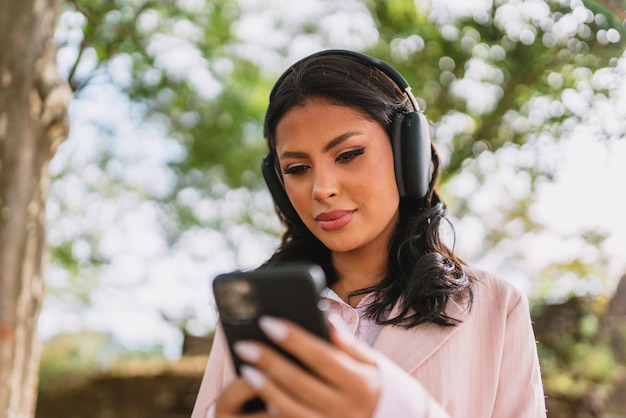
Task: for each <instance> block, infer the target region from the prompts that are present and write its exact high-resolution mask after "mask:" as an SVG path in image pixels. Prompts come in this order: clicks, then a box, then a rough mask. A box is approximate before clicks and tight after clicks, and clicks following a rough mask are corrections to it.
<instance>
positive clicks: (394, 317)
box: [192, 50, 546, 418]
mask: <svg viewBox="0 0 626 418" xmlns="http://www.w3.org/2000/svg"><path fill="white" fill-rule="evenodd" d="M426 125H427V123H426V120H425V118H424V116H423V115H422V114H421V113H420V112H419V108H418V106H417V102H416V101H415V98H414V97H413V95H412V93H411V91H410V87H409V86H408V84H407V83H406V81H404V79H403V78H402V77H401V76H400V75H399V74H398V73H397V72H396V71H395V70H394V69H393V68H391V67H390V66H388V65H387V64H385V63H384V62H381V61H378V60H375V59H373V58H371V57H368V56H364V55H361V54H358V53H354V52H351V51H342V50H331V51H322V52H320V53H317V54H313V55H312V56H310V57H307V58H305V59H303V60H301V61H299V62H297V63H296V64H294V65H293V66H292V67H291V68H289V69H288V70H287V71H286V72H285V74H284V75H283V76H282V77H281V78H280V79H279V80H278V82H277V83H276V85H275V87H274V90H273V91H272V93H271V95H270V104H269V107H268V110H267V115H266V120H265V136H266V139H267V141H268V147H269V153H268V155H267V157H266V158H265V160H264V175H265V177H266V180H267V182H268V186H269V187H270V191H271V192H272V196H273V198H274V201H275V203H276V205H277V209H278V212H279V215H280V216H281V219H282V221H283V223H284V225H285V227H286V230H285V233H284V236H283V239H282V243H281V245H280V248H279V249H278V250H277V251H276V252H275V254H274V255H273V256H272V257H271V258H270V259H269V260H268V261H267V262H266V265H272V264H278V263H287V262H312V263H316V264H319V265H320V266H322V267H323V268H324V270H325V272H326V274H327V277H328V280H329V282H328V288H327V289H326V290H325V291H324V293H323V295H322V297H324V298H325V299H327V300H328V303H329V306H330V308H329V311H330V312H331V315H330V317H329V320H330V323H331V325H333V326H331V343H327V342H325V341H322V340H320V339H318V338H317V337H315V336H313V335H311V334H309V333H308V332H306V331H304V330H303V329H301V328H299V327H297V326H295V325H293V324H291V323H288V322H287V321H285V320H280V319H277V318H268V317H265V318H262V319H261V320H260V326H261V328H262V329H263V330H264V332H265V333H266V334H267V336H268V337H269V338H270V339H272V340H273V341H275V342H276V343H277V344H278V345H280V346H281V347H282V348H284V349H285V350H287V351H288V352H290V353H291V354H293V355H294V356H295V357H296V358H298V359H299V360H301V361H302V362H303V363H304V364H306V365H307V366H308V368H309V369H310V371H308V372H307V371H304V370H303V369H302V368H299V367H297V366H295V365H294V364H293V363H292V362H290V361H289V360H288V359H286V358H285V357H283V356H281V355H279V354H278V353H277V352H275V351H273V350H271V349H270V348H269V347H267V346H263V345H261V344H258V343H254V342H241V343H238V344H237V345H236V347H235V350H236V351H237V354H238V355H239V356H240V357H241V358H242V359H244V360H245V361H246V362H247V363H249V364H250V366H247V367H245V369H244V370H243V372H242V377H238V376H237V375H236V374H235V373H234V370H233V366H232V363H231V360H230V356H229V354H228V351H227V347H226V344H225V339H224V336H223V333H222V331H221V329H220V328H219V327H218V329H217V332H216V336H215V341H214V345H213V349H212V351H211V354H210V357H209V363H208V365H207V370H206V373H205V375H204V378H203V381H202V384H201V387H200V392H199V394H198V398H197V400H196V405H195V408H194V412H193V415H192V417H193V418H200V417H205V416H215V417H239V416H247V417H251V416H253V417H267V416H273V417H293V418H307V417H316V418H317V417H337V418H340V417H376V418H382V417H384V418H389V417H394V418H398V417H471V418H482V417H485V418H486V417H494V418H496V417H497V418H506V417H510V418H523V417H529V418H530V417H533V418H535V417H545V416H546V412H545V404H544V397H543V387H542V383H541V376H540V372H539V363H538V358H537V352H536V347H535V340H534V336H533V330H532V327H531V322H530V315H529V310H528V302H527V300H526V298H525V297H524V295H523V294H521V293H520V292H519V291H518V290H516V289H515V288H514V287H513V286H511V285H510V284H508V283H507V282H505V281H503V280H501V279H499V278H496V277H494V276H493V275H492V274H489V273H486V272H482V271H477V270H473V269H471V268H469V267H468V266H466V265H465V264H464V263H463V262H462V261H461V260H459V259H458V258H457V257H456V256H455V254H454V253H453V251H452V250H451V249H450V248H448V247H446V245H444V243H443V242H442V240H441V238H440V229H441V227H442V223H443V222H445V220H446V209H445V205H444V204H443V202H442V201H441V200H440V198H439V195H438V194H437V191H436V189H435V186H436V184H437V180H438V177H439V170H440V160H439V157H438V154H437V152H436V148H435V146H434V145H433V144H432V143H431V141H430V138H429V136H428V127H427V126H426ZM255 396H260V397H261V398H262V399H263V400H264V401H265V403H266V405H267V411H264V412H258V413H253V414H248V415H245V414H243V413H242V412H240V411H241V408H242V405H243V404H244V403H245V402H246V401H248V400H249V399H251V398H253V397H255Z"/></svg>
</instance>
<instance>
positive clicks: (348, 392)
mask: <svg viewBox="0 0 626 418" xmlns="http://www.w3.org/2000/svg"><path fill="white" fill-rule="evenodd" d="M259 324H260V326H261V328H262V329H263V331H264V332H265V333H266V334H267V336H268V337H269V338H270V339H271V340H272V341H273V342H275V343H276V344H277V345H279V346H280V347H281V348H283V349H284V350H286V351H287V352H289V353H291V354H292V355H293V356H294V357H296V358H297V359H299V360H300V361H301V362H302V363H303V364H304V365H305V366H306V367H307V368H308V369H309V371H308V372H307V371H305V370H303V369H302V368H301V367H300V366H298V365H296V364H295V363H294V362H292V361H291V360H289V359H287V358H286V357H284V356H283V355H281V354H279V353H278V352H276V351H275V350H273V349H271V348H270V347H267V346H265V345H263V344H259V343H256V342H250V341H244V342H239V343H237V344H236V345H235V350H236V352H237V354H238V355H239V356H240V357H241V358H242V359H243V360H244V361H246V362H248V363H250V364H252V366H245V367H244V368H243V369H242V375H243V377H244V379H245V380H246V382H247V384H248V385H249V387H248V388H247V389H243V386H244V385H245V383H243V382H241V379H238V380H237V381H236V382H235V384H237V386H238V387H237V389H238V394H237V395H234V394H233V395H232V396H233V398H232V403H231V402H230V400H229V398H226V399H224V398H225V396H224V395H226V392H227V391H229V390H228V388H227V389H226V390H225V391H224V392H225V393H223V394H222V397H220V399H221V402H222V410H223V411H226V412H228V411H233V409H232V408H231V407H236V406H237V405H238V406H241V403H242V399H243V400H245V399H248V398H250V397H251V396H250V393H249V392H247V393H244V391H245V390H253V391H254V392H256V394H258V396H260V397H261V398H262V399H263V400H264V401H265V403H266V404H267V406H268V407H267V411H268V413H269V415H270V416H273V417H285V418H321V417H324V418H334V417H337V418H347V417H355V418H356V417H368V418H369V417H371V415H372V414H373V412H374V409H375V407H376V403H377V401H378V397H379V394H380V379H379V374H378V369H377V367H376V363H375V361H374V356H373V355H372V354H371V353H370V352H369V350H368V347H364V346H361V345H360V344H359V343H358V342H356V341H354V340H349V339H348V338H346V337H343V336H341V335H340V334H339V333H338V332H337V331H336V330H335V329H334V328H332V327H331V342H332V344H329V343H328V342H326V341H324V340H322V339H320V338H319V337H317V336H315V335H313V334H311V333H309V332H307V331H305V330H303V329H302V328H300V327H298V326H296V325H295V324H293V323H290V322H288V321H286V320H282V319H276V318H270V317H263V318H261V319H260V321H259ZM237 382H239V383H237ZM231 386H232V385H231ZM229 388H230V387H229ZM233 390H234V388H233ZM219 408H220V405H219V402H218V409H219ZM229 408H230V409H229ZM246 416H250V415H246ZM254 416H255V417H256V416H257V415H254ZM258 416H259V417H261V416H265V415H258Z"/></svg>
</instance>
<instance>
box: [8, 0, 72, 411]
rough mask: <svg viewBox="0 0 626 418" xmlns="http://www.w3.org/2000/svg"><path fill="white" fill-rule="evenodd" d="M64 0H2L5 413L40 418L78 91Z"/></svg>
mask: <svg viewBox="0 0 626 418" xmlns="http://www.w3.org/2000/svg"><path fill="white" fill-rule="evenodd" d="M62 4H63V0H18V1H16V0H0V45H1V47H0V418H23V417H24V418H25V417H32V416H34V410H35V401H36V393H37V370H38V363H39V348H38V343H37V319H38V316H39V311H40V309H41V302H42V297H43V271H44V265H45V259H44V255H45V248H46V246H45V210H44V209H45V199H46V196H47V193H48V188H49V174H48V163H49V161H50V159H51V158H52V155H53V154H54V151H55V150H56V148H57V146H58V145H59V144H60V143H61V142H62V141H63V140H64V139H65V137H66V136H67V132H68V119H67V104H68V102H69V99H70V98H71V91H70V89H69V87H68V86H67V83H66V82H65V81H63V80H61V78H60V77H59V75H58V72H57V69H56V66H55V55H56V47H55V45H54V41H53V34H54V30H55V27H56V23H57V18H58V16H59V13H60V9H61V5H62Z"/></svg>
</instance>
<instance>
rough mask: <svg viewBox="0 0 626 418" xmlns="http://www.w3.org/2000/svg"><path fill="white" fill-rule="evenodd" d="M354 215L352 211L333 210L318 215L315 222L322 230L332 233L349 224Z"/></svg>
mask: <svg viewBox="0 0 626 418" xmlns="http://www.w3.org/2000/svg"><path fill="white" fill-rule="evenodd" d="M354 213H355V211H354V210H333V211H330V212H323V213H320V214H319V215H317V216H316V217H315V220H316V221H317V223H318V225H319V226H320V227H321V228H322V229H324V230H326V231H332V230H335V229H339V228H341V227H343V226H345V225H346V224H347V223H348V222H350V221H351V220H352V218H354Z"/></svg>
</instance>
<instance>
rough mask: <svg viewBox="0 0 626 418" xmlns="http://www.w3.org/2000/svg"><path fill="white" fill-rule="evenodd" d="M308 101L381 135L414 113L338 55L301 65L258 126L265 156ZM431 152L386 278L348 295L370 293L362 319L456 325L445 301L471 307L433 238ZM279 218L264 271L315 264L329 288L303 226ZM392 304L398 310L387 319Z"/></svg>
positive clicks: (326, 254)
mask: <svg viewBox="0 0 626 418" xmlns="http://www.w3.org/2000/svg"><path fill="white" fill-rule="evenodd" d="M314 99H323V100H326V101H328V102H330V103H333V104H337V105H342V106H348V107H350V108H353V109H356V110H357V111H359V112H360V113H361V114H362V115H363V116H364V117H366V118H368V119H370V120H374V121H377V122H379V123H380V124H381V125H382V126H383V127H385V128H386V129H387V130H389V127H390V124H391V121H392V120H393V118H394V116H396V115H397V114H399V113H408V112H411V111H413V110H414V109H412V105H411V103H410V100H408V97H407V95H406V94H404V93H403V92H402V91H401V90H400V89H399V88H398V87H397V86H396V85H395V83H394V82H393V81H391V80H390V79H389V78H388V77H387V76H386V75H385V74H384V73H383V72H382V71H381V70H379V69H378V68H376V67H375V66H372V65H371V64H370V63H368V62H366V61H365V60H362V59H359V58H358V57H356V56H350V55H341V54H337V55H334V54H331V55H323V56H317V57H313V58H311V59H308V60H306V59H305V60H303V61H301V62H299V63H298V64H297V65H295V66H294V67H292V68H290V69H289V70H288V72H287V73H286V74H285V75H284V76H283V77H281V79H280V80H279V82H278V83H277V85H276V86H275V87H274V90H273V91H272V95H271V97H270V104H269V106H268V109H267V113H266V117H265V127H264V134H265V138H266V140H267V142H268V147H269V152H275V146H276V141H275V134H276V126H277V125H278V123H279V122H280V120H281V119H282V118H283V116H285V114H286V113H287V112H288V111H289V110H291V109H292V108H294V107H296V106H302V105H304V104H306V103H307V102H309V101H311V100H314ZM431 148H432V151H433V152H432V164H433V168H434V170H433V174H432V178H431V181H430V187H429V191H428V194H427V195H426V197H424V198H423V199H420V200H417V199H412V198H408V197H403V198H401V199H400V208H399V211H400V216H399V218H400V220H399V222H398V225H397V227H396V229H395V232H394V234H393V236H392V239H391V243H390V246H389V258H388V260H389V261H388V268H387V272H386V276H385V278H384V279H383V280H382V281H381V282H380V283H378V284H376V285H374V286H371V287H368V288H365V289H360V290H357V291H355V292H353V293H352V294H351V295H350V296H356V295H361V294H366V293H369V292H372V291H376V292H377V293H376V295H377V296H376V298H375V301H374V302H373V303H372V304H370V305H369V306H368V310H367V312H368V315H370V316H371V317H373V318H375V319H376V320H377V321H378V322H379V323H381V324H396V325H402V326H405V327H407V328H410V327H414V326H416V325H419V324H422V323H427V322H432V323H435V324H439V325H442V326H450V325H455V324H456V323H458V320H457V319H456V318H451V317H449V316H448V315H446V313H445V309H446V306H447V304H448V302H449V301H450V300H457V301H458V300H459V299H466V301H467V305H466V306H467V308H468V309H469V308H470V307H471V304H472V289H471V282H470V279H469V277H468V275H467V273H466V271H465V267H464V263H463V262H462V261H461V260H460V259H459V258H458V257H456V255H455V254H454V253H453V251H452V250H451V249H449V248H448V247H447V246H446V245H445V244H444V243H443V242H442V240H441V237H440V229H441V226H442V222H445V221H447V218H446V207H445V205H444V203H443V202H442V201H441V199H440V198H439V195H438V194H437V191H436V189H435V186H436V184H437V181H438V179H439V175H440V164H441V160H440V158H439V155H438V153H437V150H436V148H435V146H434V144H432V142H431ZM281 219H282V221H283V223H284V224H285V226H286V230H285V232H284V234H283V238H282V242H281V245H280V247H279V248H278V250H277V251H276V252H275V253H274V254H273V255H272V256H271V257H270V259H269V260H268V261H267V262H266V263H265V264H264V265H273V264H283V263H298V262H309V263H315V264H318V265H320V266H321V267H322V268H323V269H324V271H325V273H326V276H327V278H328V284H329V286H330V285H332V284H333V283H335V282H336V280H337V274H336V272H335V269H334V267H333V265H332V261H331V253H330V250H329V249H328V248H327V247H326V246H325V245H324V244H322V242H321V241H319V240H318V239H317V238H316V237H315V236H314V235H313V234H312V233H311V232H310V231H309V230H308V229H307V228H306V227H305V226H304V224H302V223H294V222H290V221H289V220H287V219H286V218H285V217H282V216H281ZM397 302H399V303H400V308H401V309H400V310H399V312H398V314H397V315H395V316H394V317H388V316H387V315H388V313H389V311H390V309H391V308H392V307H393V306H395V305H396V303H397Z"/></svg>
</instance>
